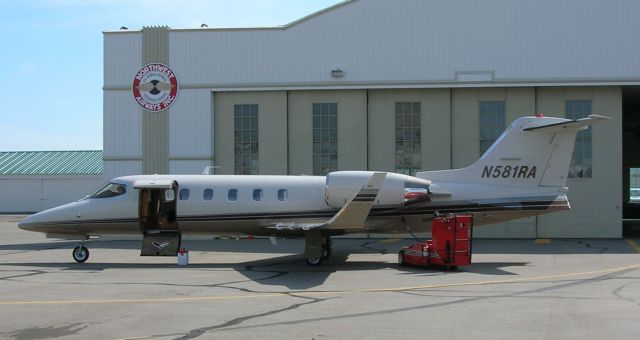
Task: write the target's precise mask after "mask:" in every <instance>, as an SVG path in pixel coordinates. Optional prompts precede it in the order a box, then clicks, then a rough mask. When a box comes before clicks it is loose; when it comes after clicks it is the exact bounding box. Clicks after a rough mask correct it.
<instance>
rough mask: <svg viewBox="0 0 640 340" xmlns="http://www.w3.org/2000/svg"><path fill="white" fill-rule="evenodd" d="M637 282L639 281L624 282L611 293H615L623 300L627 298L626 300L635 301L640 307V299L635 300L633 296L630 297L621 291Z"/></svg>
mask: <svg viewBox="0 0 640 340" xmlns="http://www.w3.org/2000/svg"><path fill="white" fill-rule="evenodd" d="M636 283H637V282H628V283H626V284H623V285H622V286H620V287H618V288H616V289H614V290H613V291H611V293H612V294H613V295H615V296H616V297H618V298H619V299H622V300H625V301H628V302H631V303H633V304H634V305H636V306H638V307H640V301H636V300H634V299H632V298H628V297H626V296H624V295H622V293H621V292H622V290H624V289H625V288H627V287H629V286H631V285H633V284H636Z"/></svg>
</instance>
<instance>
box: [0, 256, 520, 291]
mask: <svg viewBox="0 0 640 340" xmlns="http://www.w3.org/2000/svg"><path fill="white" fill-rule="evenodd" d="M350 254H351V252H347V251H342V250H336V251H334V253H333V255H332V257H331V258H330V259H329V260H327V261H325V262H324V263H323V264H322V265H321V266H318V267H311V266H308V265H307V264H306V262H305V261H304V259H303V257H302V255H280V256H274V257H269V258H263V259H258V260H253V261H246V262H240V263H191V264H189V265H188V268H189V269H198V270H207V271H211V272H212V274H215V272H216V271H229V270H233V271H236V272H238V273H240V274H242V275H243V276H245V277H246V279H247V280H248V281H253V282H255V283H259V284H260V285H262V286H280V287H286V288H287V289H289V290H307V289H311V288H314V287H318V286H320V285H322V284H323V283H324V282H325V281H326V280H327V279H328V278H329V276H331V275H332V274H333V273H335V272H338V271H341V272H344V271H370V270H381V269H394V270H395V271H396V272H395V273H394V274H393V275H412V276H422V277H430V276H440V275H455V274H461V273H464V272H471V273H476V274H483V275H517V274H515V273H512V272H509V271H507V270H504V269H501V268H506V267H513V266H524V265H526V264H527V263H524V262H500V263H488V262H486V263H474V264H472V265H470V266H465V267H461V268H460V269H459V270H457V271H447V270H444V269H442V268H438V267H404V266H402V267H401V266H399V265H398V264H396V263H389V262H383V261H358V260H355V261H354V260H349V255H350ZM1 265H2V266H15V267H32V268H34V270H43V269H44V270H46V269H59V270H64V271H74V272H85V273H92V272H101V271H104V270H110V269H136V270H147V269H151V270H155V269H167V270H182V269H183V267H177V266H176V265H175V264H174V263H115V262H87V263H81V264H80V263H75V262H72V261H69V262H13V263H6V262H5V263H2V264H1Z"/></svg>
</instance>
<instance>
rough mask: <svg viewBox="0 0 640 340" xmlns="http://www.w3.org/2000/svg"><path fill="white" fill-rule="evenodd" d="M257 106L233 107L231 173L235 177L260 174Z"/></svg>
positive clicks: (239, 105)
mask: <svg viewBox="0 0 640 340" xmlns="http://www.w3.org/2000/svg"><path fill="white" fill-rule="evenodd" d="M259 118H260V116H259V106H258V104H235V105H234V106H233V136H234V137H233V138H234V140H233V142H234V143H233V155H234V166H233V171H234V174H236V175H257V174H259V172H260V157H259V148H260V143H259V137H260V131H259V130H260V120H259Z"/></svg>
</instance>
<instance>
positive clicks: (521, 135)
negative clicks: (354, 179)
mask: <svg viewBox="0 0 640 340" xmlns="http://www.w3.org/2000/svg"><path fill="white" fill-rule="evenodd" d="M606 119H609V118H608V117H604V116H598V115H589V116H588V117H587V118H582V119H578V120H570V119H564V118H553V117H543V116H536V117H522V118H519V119H517V120H515V121H514V122H513V123H512V124H511V125H510V126H509V127H508V128H507V129H506V130H505V131H504V133H503V134H502V135H501V136H500V137H499V138H498V140H496V142H495V143H493V145H492V146H491V147H490V148H489V149H488V150H487V152H485V153H484V155H482V157H480V159H479V160H478V161H476V162H475V163H473V164H472V165H470V166H468V167H466V168H462V169H455V170H442V171H424V172H419V173H418V174H417V175H416V176H417V177H420V178H425V179H428V180H431V181H434V182H462V183H474V184H493V185H507V186H509V185H517V186H536V187H557V188H564V187H565V186H566V183H567V177H568V174H569V166H570V163H571V157H572V153H573V147H574V144H575V141H576V134H577V133H578V131H580V130H584V129H587V128H588V127H589V125H591V124H593V123H596V122H599V121H601V120H606Z"/></svg>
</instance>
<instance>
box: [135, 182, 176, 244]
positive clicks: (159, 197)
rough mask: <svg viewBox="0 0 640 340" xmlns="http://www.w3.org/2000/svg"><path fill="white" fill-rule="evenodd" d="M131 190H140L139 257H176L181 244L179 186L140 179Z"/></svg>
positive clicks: (174, 183) (173, 183)
mask: <svg viewBox="0 0 640 340" xmlns="http://www.w3.org/2000/svg"><path fill="white" fill-rule="evenodd" d="M133 187H134V188H136V189H139V191H140V193H139V197H138V216H139V219H140V231H141V232H142V249H141V251H140V256H176V255H177V254H178V249H180V242H181V241H182V234H181V233H180V229H178V220H177V216H178V215H177V202H176V193H177V192H178V183H177V182H176V181H172V180H139V181H136V182H135V183H134V185H133Z"/></svg>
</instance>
